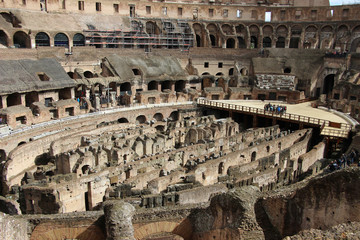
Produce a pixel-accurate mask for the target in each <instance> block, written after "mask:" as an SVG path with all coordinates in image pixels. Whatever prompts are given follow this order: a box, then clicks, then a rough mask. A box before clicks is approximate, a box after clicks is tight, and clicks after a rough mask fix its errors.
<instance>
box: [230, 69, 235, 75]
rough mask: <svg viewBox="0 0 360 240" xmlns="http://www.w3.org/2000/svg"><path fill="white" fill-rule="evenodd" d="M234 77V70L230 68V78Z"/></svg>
mask: <svg viewBox="0 0 360 240" xmlns="http://www.w3.org/2000/svg"><path fill="white" fill-rule="evenodd" d="M233 75H234V68H230V69H229V76H233Z"/></svg>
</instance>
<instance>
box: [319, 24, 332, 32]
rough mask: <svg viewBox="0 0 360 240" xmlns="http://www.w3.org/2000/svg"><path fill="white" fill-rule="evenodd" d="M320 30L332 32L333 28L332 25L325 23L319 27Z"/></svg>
mask: <svg viewBox="0 0 360 240" xmlns="http://www.w3.org/2000/svg"><path fill="white" fill-rule="evenodd" d="M320 31H321V32H323V33H325V32H326V33H333V32H334V28H333V27H332V26H330V25H325V26H323V27H322V28H321V30H320Z"/></svg>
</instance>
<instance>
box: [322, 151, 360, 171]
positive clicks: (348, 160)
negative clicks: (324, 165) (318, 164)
mask: <svg viewBox="0 0 360 240" xmlns="http://www.w3.org/2000/svg"><path fill="white" fill-rule="evenodd" d="M358 159H359V153H358V152H357V151H356V150H352V151H351V152H350V153H349V154H343V155H341V157H340V158H338V159H337V160H334V161H332V162H331V163H330V164H329V169H330V171H335V170H339V169H342V168H345V167H347V166H351V164H353V163H354V162H358ZM358 166H359V167H360V163H359V162H358Z"/></svg>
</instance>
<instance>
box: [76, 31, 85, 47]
mask: <svg viewBox="0 0 360 240" xmlns="http://www.w3.org/2000/svg"><path fill="white" fill-rule="evenodd" d="M73 46H75V47H78V46H85V36H84V35H83V34H81V33H76V34H75V35H74V37H73Z"/></svg>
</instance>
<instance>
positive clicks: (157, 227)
mask: <svg viewBox="0 0 360 240" xmlns="http://www.w3.org/2000/svg"><path fill="white" fill-rule="evenodd" d="M192 232H193V230H192V224H191V222H190V220H188V219H185V220H183V221H182V222H180V223H178V222H170V221H162V222H152V223H148V224H145V225H142V226H141V227H139V228H136V229H135V231H134V237H135V239H146V237H147V236H151V235H153V234H156V233H172V234H175V235H179V236H181V237H182V238H183V239H184V240H190V239H191V238H192Z"/></svg>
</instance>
